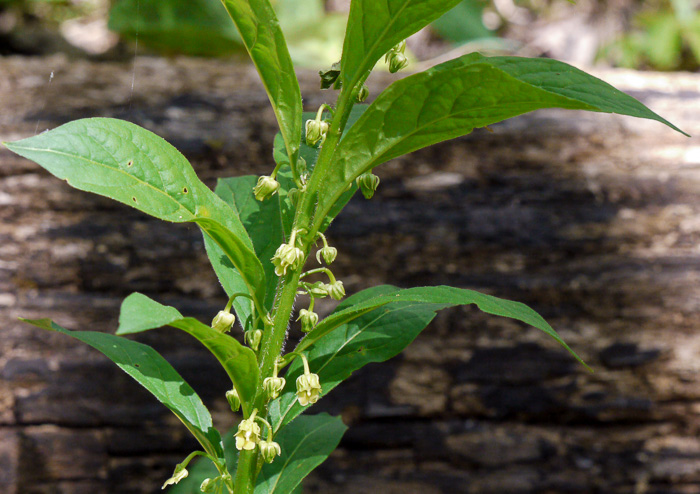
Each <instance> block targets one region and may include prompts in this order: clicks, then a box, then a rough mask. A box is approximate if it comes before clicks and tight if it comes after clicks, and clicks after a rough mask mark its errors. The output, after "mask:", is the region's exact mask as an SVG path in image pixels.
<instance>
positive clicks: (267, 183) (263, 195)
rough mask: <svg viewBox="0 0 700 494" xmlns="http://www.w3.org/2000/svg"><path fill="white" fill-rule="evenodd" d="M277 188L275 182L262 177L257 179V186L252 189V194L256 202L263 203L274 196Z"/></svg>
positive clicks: (277, 185)
mask: <svg viewBox="0 0 700 494" xmlns="http://www.w3.org/2000/svg"><path fill="white" fill-rule="evenodd" d="M279 188H280V183H279V182H278V181H277V180H275V179H274V178H273V177H268V176H265V175H263V176H262V177H260V178H259V179H258V184H257V185H256V186H255V187H253V194H255V198H256V199H257V200H258V201H265V200H267V199H269V198H270V197H272V196H273V195H275V193H276V192H277V191H278V190H279Z"/></svg>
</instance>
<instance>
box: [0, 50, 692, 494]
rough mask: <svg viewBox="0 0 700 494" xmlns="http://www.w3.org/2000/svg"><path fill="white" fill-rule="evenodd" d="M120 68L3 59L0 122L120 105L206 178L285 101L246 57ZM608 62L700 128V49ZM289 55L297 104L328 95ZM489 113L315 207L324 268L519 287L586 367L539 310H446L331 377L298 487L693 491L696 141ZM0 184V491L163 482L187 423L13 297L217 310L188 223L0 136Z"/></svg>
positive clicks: (175, 340)
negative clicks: (685, 69)
mask: <svg viewBox="0 0 700 494" xmlns="http://www.w3.org/2000/svg"><path fill="white" fill-rule="evenodd" d="M132 68H133V67H132V65H130V64H112V63H102V64H92V63H88V62H83V61H68V60H66V59H65V58H61V57H53V58H43V59H24V58H4V59H0V73H2V74H3V77H2V78H0V108H2V112H0V139H1V140H14V139H18V138H22V137H27V136H29V135H32V134H34V133H35V130H36V129H38V131H39V132H41V131H43V130H44V129H47V128H53V127H55V126H56V125H59V124H61V123H64V122H67V121H69V120H72V119H76V118H81V117H87V116H109V117H119V118H126V119H128V120H131V121H133V122H135V123H137V124H140V125H143V126H145V127H146V128H148V129H149V130H152V131H154V132H156V133H158V134H160V135H161V136H163V137H164V138H166V139H167V140H169V141H170V142H171V143H173V144H174V145H175V146H176V147H178V148H179V149H180V150H182V151H183V153H184V154H185V155H186V156H187V157H188V158H189V159H190V160H191V161H192V162H193V165H194V167H195V169H196V170H197V172H198V173H199V174H200V176H201V177H202V179H203V180H204V181H205V182H206V183H207V184H208V185H210V186H213V185H214V183H215V180H216V177H219V176H231V175H238V174H250V173H262V172H264V171H269V169H270V168H271V166H270V163H271V151H270V145H271V142H272V138H273V135H274V131H275V128H274V125H275V123H274V122H275V121H274V115H273V114H272V111H271V110H270V109H269V108H268V103H267V98H266V95H265V93H264V91H263V89H262V87H261V86H260V85H259V83H258V81H257V79H256V75H255V73H254V71H253V69H252V68H248V67H241V66H238V67H236V66H231V65H229V64H225V63H222V62H207V61H199V60H189V59H175V60H171V61H164V60H159V59H147V58H139V59H137V60H136V78H135V81H136V85H135V87H134V91H133V93H132V91H131V78H132ZM51 72H53V73H54V77H53V79H52V81H51V82H50V83H49V76H50V74H51ZM598 75H599V76H600V77H602V78H603V79H604V80H606V81H608V82H610V83H612V84H613V85H615V86H617V87H618V88H619V89H622V90H625V91H628V92H630V93H631V94H632V95H633V96H635V97H637V98H639V99H641V100H642V101H643V102H644V103H645V104H647V105H648V106H650V107H651V108H652V109H653V110H655V111H657V112H658V113H660V114H661V115H663V116H664V117H666V118H668V119H669V120H671V121H672V122H673V123H675V124H677V125H678V126H680V127H681V128H683V129H684V130H685V131H687V132H689V133H691V134H692V135H694V136H698V135H700V75H691V74H652V73H649V74H641V73H635V72H628V71H605V72H601V73H600V74H598ZM300 78H301V81H302V86H303V93H304V95H305V98H306V99H305V104H306V108H307V109H313V108H315V107H317V106H318V105H319V104H320V103H322V102H324V98H330V95H327V94H324V93H321V92H320V91H318V90H317V89H316V87H317V81H316V76H315V75H314V74H312V73H302V74H300ZM387 81H388V78H387V77H383V76H382V77H377V78H375V79H374V80H373V81H371V82H372V84H371V85H370V87H371V90H372V94H377V92H378V91H379V89H380V88H381V87H383V86H384V85H385V84H386V83H387ZM492 130H493V133H489V132H487V131H485V130H483V131H478V132H475V133H474V134H472V135H470V136H467V137H465V138H461V139H457V140H455V141H452V142H449V143H445V144H442V145H439V146H435V147H433V148H430V149H427V150H423V151H420V152H417V153H414V154H412V155H410V156H408V157H405V158H401V159H398V160H395V161H393V162H391V163H388V164H386V165H383V166H382V167H380V168H378V169H377V173H378V174H379V175H380V177H381V179H382V185H381V186H380V189H379V191H378V193H377V195H376V196H375V198H374V199H373V200H372V201H365V200H363V199H361V198H356V199H354V200H353V201H352V202H351V203H350V205H349V206H348V209H347V210H346V212H345V213H344V215H341V216H340V218H339V219H338V220H337V221H336V222H335V223H334V224H333V225H332V226H331V228H330V230H329V233H328V235H329V239H330V241H331V243H332V244H334V245H335V246H337V247H338V249H339V255H338V260H337V261H336V263H335V264H334V266H337V268H335V269H334V272H336V273H337V274H338V275H339V276H340V278H341V279H343V281H344V283H345V286H346V288H347V290H348V292H349V293H352V292H354V291H356V290H359V289H362V288H365V287H368V286H372V285H374V284H378V283H393V284H397V285H400V286H406V287H407V286H416V285H423V284H425V285H434V284H441V283H444V284H451V285H455V286H460V287H464V288H474V289H479V290H483V291H487V292H489V293H491V294H493V295H497V296H500V297H505V298H511V299H515V300H520V301H523V302H525V303H528V304H529V305H531V306H532V307H533V308H535V309H536V310H538V311H540V312H541V313H542V314H543V315H544V316H545V317H546V318H547V319H548V320H549V322H550V323H551V324H552V325H553V326H554V327H555V328H556V329H557V330H558V331H559V332H560V334H561V335H562V336H563V337H564V338H565V339H566V340H567V341H568V342H569V343H570V344H571V346H572V347H573V348H574V349H575V350H576V351H577V352H578V353H579V354H580V355H581V356H582V357H583V358H584V359H586V360H587V361H588V362H589V363H590V364H591V365H592V366H593V367H594V368H595V370H596V372H595V373H594V374H588V373H586V372H585V370H584V369H583V368H581V367H580V366H578V365H577V364H576V363H575V362H574V361H573V360H572V359H571V358H570V357H569V356H568V355H567V354H566V353H565V352H564V351H563V350H561V349H560V348H558V347H556V345H554V344H553V343H552V342H550V341H548V339H547V338H546V336H544V335H542V334H540V333H539V332H537V331H536V330H530V329H525V328H523V327H522V326H521V325H520V324H518V323H515V322H513V321H508V320H503V319H496V318H492V317H486V316H484V315H482V314H480V313H478V312H476V311H473V310H469V309H461V310H460V309H454V310H451V311H448V312H444V313H443V314H441V315H440V316H439V317H438V318H437V319H436V321H435V322H434V323H433V325H432V326H431V327H430V328H429V329H428V330H427V331H426V332H425V333H424V334H423V335H421V336H420V337H419V338H418V340H417V341H416V343H415V344H414V345H413V346H411V347H409V349H408V351H407V352H406V353H405V354H404V355H403V356H402V357H399V358H397V359H394V360H392V361H391V362H390V363H389V364H386V365H383V366H370V368H369V369H367V370H366V371H363V372H358V373H357V374H356V375H355V376H353V377H352V378H351V379H350V380H349V381H348V382H347V383H345V385H344V386H341V387H340V388H338V390H336V391H334V392H333V393H332V394H330V395H329V396H328V397H327V398H326V399H324V400H322V401H321V402H320V403H319V405H320V406H319V407H318V409H319V411H321V410H326V411H329V412H331V413H341V414H343V416H344V418H345V419H346V422H347V423H348V424H349V425H350V426H351V428H350V430H349V431H348V433H347V434H346V437H345V439H344V440H343V443H342V444H341V448H340V449H339V450H338V451H337V452H336V453H335V454H334V455H333V456H332V457H331V459H330V460H329V461H328V462H327V463H325V464H324V465H323V466H322V467H321V468H320V470H319V471H318V472H317V473H316V474H315V475H314V476H313V477H312V478H311V479H309V482H308V485H307V490H306V491H305V492H309V493H314V492H328V491H329V490H330V489H333V490H334V491H335V492H338V493H339V494H340V493H348V494H349V493H353V494H356V493H376V492H384V493H394V492H396V493H398V492H401V493H403V494H406V493H414V492H415V493H446V492H449V493H455V492H459V493H462V492H463V493H526V492H527V493H529V492H532V493H545V492H546V493H572V492H581V493H592V492H600V493H633V492H634V493H664V494H670V493H696V492H700V440H699V439H698V433H699V432H700V430H699V429H700V378H698V375H699V374H698V372H699V371H700V316H699V309H700V284H698V281H699V280H700V250H699V248H698V245H699V243H698V240H699V239H700V141H699V140H698V138H697V137H694V138H691V139H687V138H684V137H683V136H680V135H677V134H674V133H673V132H672V131H670V130H668V129H666V128H664V127H663V126H661V125H660V124H656V123H653V122H644V121H637V120H634V119H630V118H622V117H617V116H611V115H598V114H585V113H579V112H576V113H574V112H565V111H546V112H538V113H535V114H531V115H527V116H524V117H520V118H517V119H514V120H511V121H508V122H505V123H503V124H500V125H496V126H494V127H493V129H492ZM0 205H1V207H0V327H2V333H0V378H1V379H0V389H1V390H2V393H0V427H1V428H0V459H2V460H3V461H2V467H0V491H2V492H8V493H14V492H17V493H66V494H77V493H83V492H85V493H87V492H90V493H94V492H100V493H102V492H104V493H127V492H128V493H152V492H156V491H157V490H158V488H159V486H160V485H161V484H162V482H163V480H164V479H165V478H167V476H168V475H169V474H170V472H171V470H172V468H173V466H174V465H175V463H176V462H178V461H180V460H181V459H182V458H183V457H184V456H185V455H186V454H187V453H188V452H189V451H190V450H191V449H190V448H193V447H194V444H193V441H192V440H191V439H190V438H189V437H187V431H186V430H185V429H184V428H183V427H182V426H181V425H180V424H179V423H177V421H176V419H175V418H174V417H170V416H169V414H168V412H167V410H165V409H164V408H163V407H161V406H160V405H159V404H158V403H157V402H156V401H155V400H153V399H152V398H151V397H150V396H149V395H148V394H147V393H146V392H145V391H143V390H141V389H140V388H139V387H138V385H136V384H134V383H132V382H130V379H129V378H128V377H127V376H126V375H124V374H122V373H121V372H120V371H119V370H118V369H116V368H115V367H113V366H112V364H111V363H110V362H108V361H106V360H105V359H102V358H101V357H100V356H99V355H97V354H96V353H95V352H93V351H91V350H90V349H89V348H86V347H84V346H81V345H78V344H75V343H74V342H73V341H69V339H67V338H63V337H61V335H57V334H49V333H45V332H42V331H40V330H38V329H33V328H30V327H27V326H22V325H21V324H20V323H19V322H17V319H16V318H17V317H18V316H23V317H28V318H38V317H48V316H51V317H53V318H54V319H55V320H56V321H57V322H58V323H59V324H61V325H63V326H66V327H68V328H71V329H90V330H101V331H114V329H115V328H116V319H117V315H118V307H119V304H120V302H121V300H122V299H123V298H124V297H125V296H126V295H128V294H129V293H131V292H133V291H141V292H143V293H146V294H148V295H149V296H152V297H153V298H155V299H157V300H159V301H161V302H163V303H167V304H170V305H174V306H176V307H177V308H178V309H179V310H180V311H181V312H182V313H183V314H186V315H193V316H196V317H199V318H200V319H202V320H204V321H207V320H209V319H211V317H212V316H213V315H214V314H215V313H216V311H217V310H218V309H219V307H220V306H222V305H223V304H224V303H225V299H224V296H223V292H222V291H221V289H220V288H219V287H218V285H217V281H216V278H215V276H214V274H213V272H212V271H211V270H210V268H209V267H208V262H207V260H206V255H205V254H204V249H203V246H202V239H201V236H200V234H199V232H198V231H197V229H196V227H193V226H183V225H171V224H165V223H160V222H158V221H157V220H154V219H151V218H149V217H146V216H144V215H142V214H140V213H138V212H136V211H132V210H130V209H128V208H126V207H124V206H121V205H119V204H116V203H112V202H110V201H108V200H106V199H103V198H99V197H96V196H91V195H89V194H86V193H82V192H79V191H75V190H73V189H70V188H69V187H68V186H67V185H66V184H64V183H61V182H60V181H58V180H56V179H54V178H53V177H51V176H49V175H48V174H47V173H45V172H44V171H43V170H41V169H40V168H39V167H38V166H36V165H34V164H32V163H30V162H28V161H26V160H23V159H21V158H19V157H16V156H14V155H13V154H11V153H10V152H9V151H7V150H4V149H0ZM378 212H380V213H381V214H378ZM302 303H303V302H302ZM298 305H300V304H298ZM301 306H303V305H300V307H301ZM321 308H322V309H324V310H329V309H330V307H328V306H323V307H321ZM298 335H299V334H298V333H294V335H293V337H298ZM139 339H140V340H141V341H144V342H146V343H149V344H152V345H154V346H155V347H156V348H158V349H159V350H160V351H162V352H163V353H164V354H165V356H166V357H167V358H168V359H169V361H170V362H171V363H173V365H174V366H175V367H176V368H177V369H178V370H179V371H180V372H181V373H182V374H183V376H184V377H185V378H186V379H187V380H188V381H189V382H190V384H191V385H192V386H193V387H194V388H195V389H196V390H197V391H198V393H200V395H201V396H202V398H203V399H204V401H205V402H206V403H207V404H209V405H210V406H212V407H213V408H214V419H215V421H216V422H218V423H219V425H221V426H222V428H225V426H226V425H230V424H231V423H232V422H233V417H232V416H231V414H230V413H227V412H226V403H225V400H224V399H223V393H224V392H225V390H226V383H227V380H226V376H225V374H224V373H223V371H221V370H219V369H218V368H217V365H216V362H215V361H214V360H213V359H212V358H211V357H209V356H208V355H207V354H206V352H205V351H204V350H203V349H202V348H200V347H199V346H197V345H198V344H197V343H196V342H195V341H194V340H190V339H188V338H187V337H186V336H185V335H181V334H179V333H177V332H173V331H167V330H159V331H156V332H153V333H150V334H144V335H140V336H139Z"/></svg>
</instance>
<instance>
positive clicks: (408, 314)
mask: <svg viewBox="0 0 700 494" xmlns="http://www.w3.org/2000/svg"><path fill="white" fill-rule="evenodd" d="M471 303H474V304H476V305H477V306H478V307H479V309H481V310H482V311H484V312H487V313H489V314H495V315H499V316H504V317H510V318H513V319H517V320H520V321H523V322H525V323H527V324H530V325H531V326H534V327H536V328H538V329H540V330H542V331H544V332H545V333H547V334H548V335H550V336H551V337H553V338H554V339H555V340H556V341H557V342H559V343H560V344H561V345H563V346H564V347H565V348H566V349H567V350H568V351H569V352H571V354H572V355H574V357H576V359H577V360H578V361H579V362H581V363H582V364H583V365H584V366H586V368H588V366H587V365H586V364H585V363H584V362H583V361H582V360H581V359H580V358H579V357H578V356H577V355H576V354H575V353H574V352H573V351H572V350H571V349H570V348H569V347H568V346H567V345H566V344H565V343H564V342H563V341H562V340H561V338H560V337H559V336H558V335H557V334H556V332H555V331H554V330H553V329H552V328H551V326H549V324H547V322H546V321H545V320H544V319H542V317H540V316H539V315H538V314H537V313H536V312H534V311H533V310H532V309H530V308H529V307H527V306H526V305H524V304H521V303H519V302H511V301H508V300H503V299H499V298H496V297H492V296H490V295H485V294H482V293H478V292H474V291H472V290H463V289H458V288H451V287H445V286H439V287H424V288H411V289H407V290H402V289H399V288H396V287H393V286H386V285H385V286H377V287H374V288H370V289H368V290H363V291H362V292H360V293H357V294H355V295H352V296H351V297H348V298H347V299H346V300H344V301H343V302H342V303H341V304H339V305H338V307H337V308H336V310H335V311H334V312H333V313H332V314H331V315H330V316H328V317H327V318H326V319H324V320H323V321H321V323H319V325H318V326H317V327H316V328H315V329H314V330H313V331H312V332H310V333H309V335H308V336H307V337H306V338H305V339H304V340H302V341H301V342H300V344H299V345H298V346H297V348H296V349H295V351H297V352H298V351H303V352H305V353H306V354H307V358H308V359H309V364H310V367H311V369H312V371H313V372H315V373H316V374H318V375H319V379H320V382H321V387H322V390H323V394H324V395H325V394H327V393H328V392H329V391H331V390H332V389H333V388H335V387H336V386H337V385H338V384H340V382H342V381H343V380H345V379H347V378H348V377H350V375H351V374H352V372H353V371H355V370H357V369H359V368H361V367H363V366H365V365H367V364H368V363H371V362H384V361H386V360H388V359H390V358H392V357H394V356H395V355H398V354H399V353H400V352H401V351H402V350H403V349H404V348H405V347H406V346H408V344H409V343H411V342H412V341H413V340H414V339H415V338H416V337H417V336H418V334H419V333H420V332H421V331H422V330H423V329H425V328H426V327H427V325H428V324H429V323H430V321H432V319H433V318H434V317H435V314H436V312H437V311H438V310H441V309H444V308H447V307H452V306H455V305H466V304H471ZM302 373H303V366H302V364H301V362H297V361H296V360H295V361H294V362H293V363H292V364H291V365H290V366H289V369H288V371H287V374H286V375H285V378H286V380H287V383H286V386H285V389H284V390H283V392H282V394H281V395H280V397H279V398H278V399H276V400H274V401H273V402H271V403H270V407H269V410H270V417H271V420H272V423H273V424H274V426H275V427H276V428H279V427H282V426H284V425H285V424H287V423H289V422H290V421H291V420H293V419H294V418H295V417H296V416H297V415H299V414H300V413H302V412H303V411H304V407H301V406H300V405H299V404H298V403H297V402H296V394H295V382H296V378H297V377H298V376H299V375H301V374H302Z"/></svg>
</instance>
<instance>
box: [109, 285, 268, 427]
mask: <svg viewBox="0 0 700 494" xmlns="http://www.w3.org/2000/svg"><path fill="white" fill-rule="evenodd" d="M162 326H172V327H174V328H177V329H180V330H182V331H184V332H186V333H188V334H190V335H192V336H194V337H195V338H196V339H198V340H199V342H200V343H202V344H203V345H204V346H205V347H207V349H208V350H209V351H210V352H211V353H212V354H213V355H214V356H215V357H216V358H217V360H218V361H219V362H220V363H221V365H222V366H223V368H224V369H225V370H226V373H227V374H228V376H229V378H230V379H231V382H232V383H233V385H234V386H235V388H236V390H237V391H238V396H240V398H241V403H242V406H243V407H244V411H245V413H246V415H249V414H250V413H251V412H252V409H250V407H251V406H252V403H253V399H254V398H255V390H256V387H257V385H258V379H259V372H258V362H257V359H256V358H255V353H254V352H253V350H251V349H250V348H248V347H246V346H243V345H241V344H240V343H239V342H238V341H237V340H236V339H235V338H232V337H231V336H229V335H227V334H223V333H219V332H218V331H216V330H214V329H212V328H211V327H210V326H207V325H206V324H203V323H201V322H199V321H198V320H196V319H194V318H192V317H183V316H182V314H180V312H178V311H177V309H175V308H173V307H167V306H165V305H162V304H159V303H158V302H156V301H155V300H152V299H150V298H148V297H147V296H145V295H143V294H141V293H132V294H131V295H129V296H128V297H127V298H126V299H124V302H123V303H122V308H121V313H120V314H119V329H118V330H117V334H119V335H124V334H133V333H140V332H142V331H147V330H149V329H155V328H160V327H162Z"/></svg>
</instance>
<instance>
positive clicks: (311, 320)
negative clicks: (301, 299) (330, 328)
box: [297, 309, 318, 333]
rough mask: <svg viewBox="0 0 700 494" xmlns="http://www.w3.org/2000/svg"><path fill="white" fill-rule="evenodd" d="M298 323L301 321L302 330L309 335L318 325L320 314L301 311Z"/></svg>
mask: <svg viewBox="0 0 700 494" xmlns="http://www.w3.org/2000/svg"><path fill="white" fill-rule="evenodd" d="M297 321H301V330H302V331H303V332H304V333H308V332H309V331H311V330H312V329H314V327H316V325H317V324H318V314H316V313H315V312H313V311H310V310H306V309H301V310H300V311H299V317H298V318H297Z"/></svg>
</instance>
